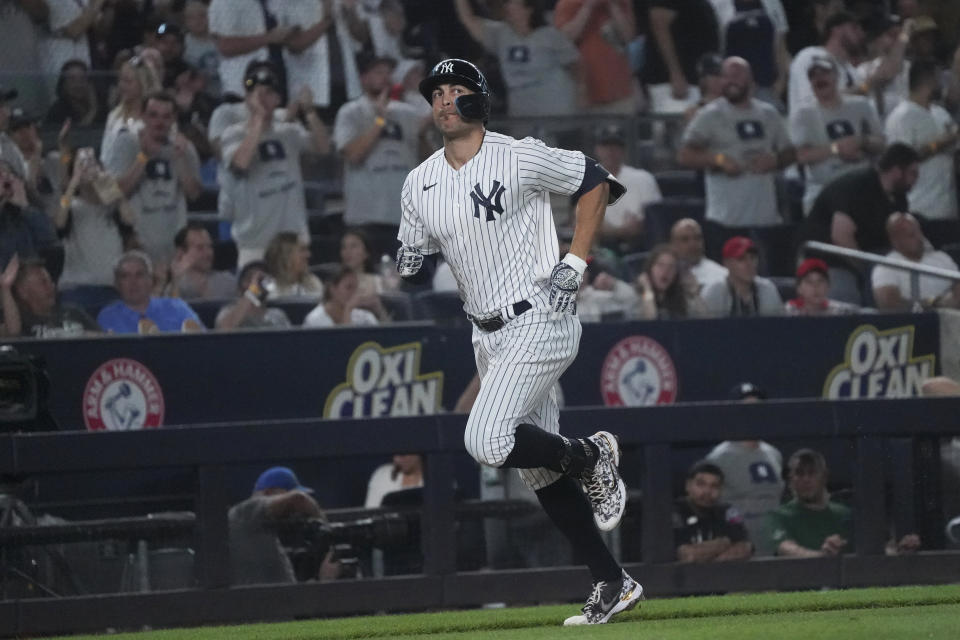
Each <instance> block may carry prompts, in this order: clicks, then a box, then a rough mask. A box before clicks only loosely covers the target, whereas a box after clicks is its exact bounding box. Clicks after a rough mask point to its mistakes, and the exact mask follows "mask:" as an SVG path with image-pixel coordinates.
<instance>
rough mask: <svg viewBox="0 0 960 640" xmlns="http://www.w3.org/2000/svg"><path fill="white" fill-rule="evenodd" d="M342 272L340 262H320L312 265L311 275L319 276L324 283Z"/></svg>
mask: <svg viewBox="0 0 960 640" xmlns="http://www.w3.org/2000/svg"><path fill="white" fill-rule="evenodd" d="M339 270H340V263H339V262H320V263H318V264H312V265H310V273H312V274H313V275H315V276H317V277H318V278H320V279H321V280H323V281H324V282H326V281H327V280H328V279H329V278H332V277H333V276H334V274H336V273H337V271H339Z"/></svg>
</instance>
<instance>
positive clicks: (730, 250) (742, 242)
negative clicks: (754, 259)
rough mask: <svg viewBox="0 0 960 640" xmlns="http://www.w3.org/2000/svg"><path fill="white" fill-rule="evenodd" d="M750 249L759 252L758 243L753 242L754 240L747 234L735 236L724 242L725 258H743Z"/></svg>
mask: <svg viewBox="0 0 960 640" xmlns="http://www.w3.org/2000/svg"><path fill="white" fill-rule="evenodd" d="M748 251H752V252H753V253H757V245H755V244H753V240H751V239H750V238H747V237H746V236H733V237H732V238H730V239H729V240H727V241H726V242H724V243H723V252H722V253H723V259H724V260H726V259H727V258H742V257H743V254H745V253H747V252H748Z"/></svg>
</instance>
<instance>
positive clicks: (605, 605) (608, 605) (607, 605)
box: [600, 593, 620, 611]
mask: <svg viewBox="0 0 960 640" xmlns="http://www.w3.org/2000/svg"><path fill="white" fill-rule="evenodd" d="M619 599H620V594H619V593H618V594H616V595H614V596H613V597H612V598H610V601H609V602H607V601H605V600H603V598H600V601H601V604H602V605H603V609H604V611H609V610H610V609H612V608H613V605H614V604H616V602H617V600H619Z"/></svg>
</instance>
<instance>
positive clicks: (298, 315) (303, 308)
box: [267, 298, 317, 327]
mask: <svg viewBox="0 0 960 640" xmlns="http://www.w3.org/2000/svg"><path fill="white" fill-rule="evenodd" d="M267 306H268V307H276V308H277V309H281V310H282V311H283V312H284V313H286V314H287V317H288V318H290V324H292V325H293V326H295V327H299V326H301V325H302V324H303V319H304V318H306V317H307V314H308V313H310V312H311V311H313V308H314V307H316V306H317V301H316V300H297V299H292V298H287V299H285V300H269V301H267Z"/></svg>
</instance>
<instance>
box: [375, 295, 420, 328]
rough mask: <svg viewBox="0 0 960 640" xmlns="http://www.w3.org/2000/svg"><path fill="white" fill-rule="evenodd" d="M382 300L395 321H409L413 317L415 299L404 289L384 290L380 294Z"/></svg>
mask: <svg viewBox="0 0 960 640" xmlns="http://www.w3.org/2000/svg"><path fill="white" fill-rule="evenodd" d="M380 301H381V302H382V303H383V306H384V308H385V309H386V310H387V313H389V314H390V318H391V319H392V320H393V321H394V322H408V321H410V320H412V319H413V301H412V299H411V297H410V294H408V293H404V292H403V291H384V292H383V293H381V294H380Z"/></svg>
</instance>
